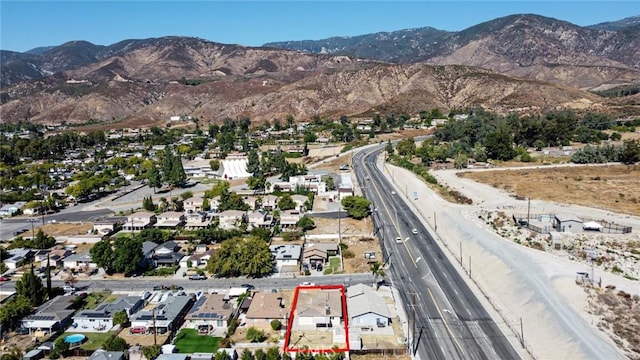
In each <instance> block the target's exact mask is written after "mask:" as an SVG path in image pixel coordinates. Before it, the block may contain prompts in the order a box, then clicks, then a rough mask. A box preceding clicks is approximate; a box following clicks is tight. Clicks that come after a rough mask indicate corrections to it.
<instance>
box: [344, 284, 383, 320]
mask: <svg viewBox="0 0 640 360" xmlns="http://www.w3.org/2000/svg"><path fill="white" fill-rule="evenodd" d="M347 313H348V314H349V317H350V321H349V325H350V326H353V327H358V328H379V327H387V326H389V325H390V324H391V312H390V311H389V308H388V307H387V303H386V302H385V301H384V299H383V298H382V297H380V295H379V294H378V293H377V292H376V291H375V290H373V289H372V288H371V287H370V286H367V285H364V284H357V285H352V286H349V287H348V288H347Z"/></svg>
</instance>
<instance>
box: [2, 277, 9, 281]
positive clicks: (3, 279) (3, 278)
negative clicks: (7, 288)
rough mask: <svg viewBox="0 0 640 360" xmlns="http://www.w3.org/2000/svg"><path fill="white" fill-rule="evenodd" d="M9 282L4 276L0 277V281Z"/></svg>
mask: <svg viewBox="0 0 640 360" xmlns="http://www.w3.org/2000/svg"><path fill="white" fill-rule="evenodd" d="M9 280H11V278H8V277H6V276H0V281H9Z"/></svg>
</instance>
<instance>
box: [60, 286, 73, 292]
mask: <svg viewBox="0 0 640 360" xmlns="http://www.w3.org/2000/svg"><path fill="white" fill-rule="evenodd" d="M62 290H64V292H74V291H76V288H75V287H74V286H70V285H65V286H63V287H62Z"/></svg>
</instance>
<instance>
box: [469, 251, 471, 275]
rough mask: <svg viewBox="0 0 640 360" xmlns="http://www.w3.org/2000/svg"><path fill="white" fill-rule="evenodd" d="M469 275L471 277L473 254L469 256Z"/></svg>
mask: <svg viewBox="0 0 640 360" xmlns="http://www.w3.org/2000/svg"><path fill="white" fill-rule="evenodd" d="M469 277H471V256H469Z"/></svg>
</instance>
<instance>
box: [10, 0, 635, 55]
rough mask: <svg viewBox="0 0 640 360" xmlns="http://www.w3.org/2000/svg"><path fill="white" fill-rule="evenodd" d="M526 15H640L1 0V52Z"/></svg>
mask: <svg viewBox="0 0 640 360" xmlns="http://www.w3.org/2000/svg"><path fill="white" fill-rule="evenodd" d="M521 13H530V14H538V15H543V16H548V17H553V18H556V19H560V20H566V21H569V22H571V23H574V24H577V25H581V26H584V25H593V24H597V23H600V22H605V21H613V20H619V19H622V18H625V17H629V16H633V15H638V14H640V0H625V1H575V0H574V1H553V0H549V1H517V0H514V1H479V0H475V1H455V0H449V1H233V2H231V1H123V0H120V1H91V0H88V1H79V0H77V1H29V0H0V20H1V25H0V48H1V49H3V50H13V51H26V50H29V49H32V48H34V47H38V46H49V45H60V44H62V43H65V42H67V41H71V40H87V41H90V42H92V43H94V44H99V45H109V44H112V43H115V42H118V41H120V40H125V39H140V38H148V37H160V36H167V35H180V36H194V37H199V38H203V39H207V40H211V41H215V42H221V43H230V44H242V45H247V46H258V45H262V44H264V43H266V42H271V41H283V40H306V39H313V40H317V39H322V38H326V37H330V36H353V35H361V34H368V33H373V32H379V31H394V30H401V29H407V28H417V27H424V26H431V27H434V28H436V29H440V30H450V31H457V30H462V29H465V28H467V27H470V26H473V25H476V24H478V23H481V22H484V21H488V20H491V19H494V18H497V17H502V16H506V15H511V14H521Z"/></svg>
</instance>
